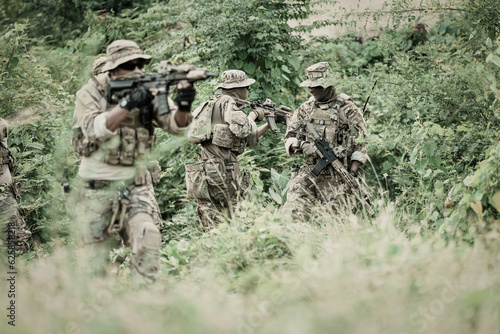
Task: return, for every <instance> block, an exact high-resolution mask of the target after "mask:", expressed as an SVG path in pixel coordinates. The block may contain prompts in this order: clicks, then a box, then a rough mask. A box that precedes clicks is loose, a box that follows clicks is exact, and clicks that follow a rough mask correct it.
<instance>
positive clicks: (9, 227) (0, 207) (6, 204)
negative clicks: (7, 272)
mask: <svg viewBox="0 0 500 334" xmlns="http://www.w3.org/2000/svg"><path fill="white" fill-rule="evenodd" d="M7 129H8V127H7V122H6V121H5V120H4V119H3V118H0V226H1V236H2V237H1V238H0V245H1V246H2V247H1V248H4V247H5V248H7V249H8V251H9V254H10V252H11V251H21V252H23V253H25V252H27V251H28V249H29V243H28V241H29V239H30V237H31V232H30V230H29V229H28V227H27V226H26V223H25V222H24V219H23V217H21V215H20V214H19V210H18V208H17V202H16V198H17V196H18V195H19V185H18V184H17V183H14V182H13V181H12V175H11V172H12V171H13V167H14V159H13V157H12V154H11V152H10V150H9V147H8V146H7Z"/></svg>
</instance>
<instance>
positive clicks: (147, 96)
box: [120, 86, 154, 110]
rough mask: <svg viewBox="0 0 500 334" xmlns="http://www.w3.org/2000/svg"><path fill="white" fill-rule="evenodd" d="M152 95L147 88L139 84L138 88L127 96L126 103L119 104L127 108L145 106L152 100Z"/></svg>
mask: <svg viewBox="0 0 500 334" xmlns="http://www.w3.org/2000/svg"><path fill="white" fill-rule="evenodd" d="M153 99H154V96H153V94H151V92H150V91H149V89H147V88H146V87H144V86H141V88H139V89H138V90H136V91H134V92H132V93H131V94H130V95H129V96H128V97H127V98H126V100H127V103H126V104H125V105H122V104H121V103H120V105H121V106H122V107H123V108H125V109H127V110H132V109H134V108H140V107H144V106H147V105H148V104H150V103H151V101H153Z"/></svg>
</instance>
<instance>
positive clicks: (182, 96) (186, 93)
mask: <svg viewBox="0 0 500 334" xmlns="http://www.w3.org/2000/svg"><path fill="white" fill-rule="evenodd" d="M195 96H196V89H194V87H193V86H188V87H186V88H180V89H177V97H176V98H175V103H176V104H177V106H178V107H179V110H180V111H184V112H190V111H191V104H192V103H193V101H194V98H195Z"/></svg>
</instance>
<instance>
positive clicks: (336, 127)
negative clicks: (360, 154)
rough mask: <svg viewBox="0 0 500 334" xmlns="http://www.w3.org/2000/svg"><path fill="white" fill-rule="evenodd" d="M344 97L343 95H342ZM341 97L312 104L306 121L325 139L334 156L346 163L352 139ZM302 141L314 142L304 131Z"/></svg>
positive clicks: (310, 135) (312, 137)
mask: <svg viewBox="0 0 500 334" xmlns="http://www.w3.org/2000/svg"><path fill="white" fill-rule="evenodd" d="M342 95H344V94H342ZM344 106H345V102H344V97H343V96H336V97H335V98H333V99H332V101H329V102H326V103H316V102H312V103H311V105H310V109H309V113H308V120H309V122H311V123H312V124H313V126H314V129H315V130H316V132H317V133H318V134H319V135H320V136H321V138H324V139H326V141H327V142H328V144H330V147H331V148H332V150H333V152H334V153H335V155H336V156H337V157H338V158H339V159H340V160H343V161H345V163H347V158H348V157H349V156H350V155H351V154H352V152H351V147H352V144H353V142H352V137H351V135H350V132H349V124H348V121H347V116H346V111H345V108H343V107H344ZM303 131H304V135H303V137H304V139H302V140H307V141H310V142H313V141H314V136H313V135H312V134H311V133H309V132H308V131H307V129H304V130H303Z"/></svg>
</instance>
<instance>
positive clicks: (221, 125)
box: [212, 95, 247, 154]
mask: <svg viewBox="0 0 500 334" xmlns="http://www.w3.org/2000/svg"><path fill="white" fill-rule="evenodd" d="M227 99H231V98H230V97H229V96H225V95H222V96H221V97H220V98H219V100H218V101H217V102H216V103H215V108H214V112H213V113H212V126H213V133H212V144H214V145H217V146H220V147H224V148H228V149H230V150H231V151H233V152H234V153H236V154H241V153H243V152H244V151H245V148H246V146H247V140H246V138H239V137H236V135H235V134H234V133H232V132H231V130H230V129H229V124H227V123H226V122H225V121H224V117H223V110H222V103H223V102H227ZM238 107H241V106H238Z"/></svg>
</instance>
